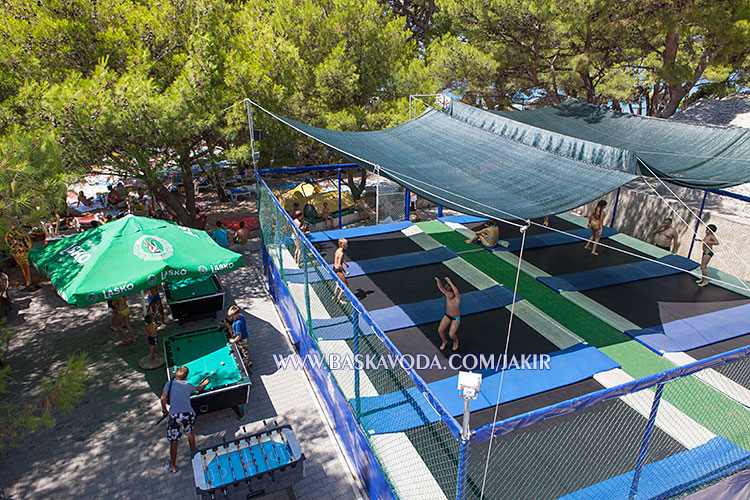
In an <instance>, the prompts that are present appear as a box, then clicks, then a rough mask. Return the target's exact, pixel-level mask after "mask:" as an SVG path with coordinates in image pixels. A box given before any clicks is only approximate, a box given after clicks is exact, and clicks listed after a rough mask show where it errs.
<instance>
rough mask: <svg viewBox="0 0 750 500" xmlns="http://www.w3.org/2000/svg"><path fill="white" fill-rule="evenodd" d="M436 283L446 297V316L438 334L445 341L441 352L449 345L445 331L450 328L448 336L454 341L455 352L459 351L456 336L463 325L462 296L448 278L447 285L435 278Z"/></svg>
mask: <svg viewBox="0 0 750 500" xmlns="http://www.w3.org/2000/svg"><path fill="white" fill-rule="evenodd" d="M435 283H436V284H437V287H438V290H440V292H441V293H442V294H443V295H445V315H444V316H443V319H441V320H440V325H439V326H438V334H440V340H442V341H443V343H442V344H440V350H441V351H442V350H443V349H445V346H446V345H448V339H446V338H445V330H446V329H447V328H448V327H449V326H450V330H448V336H449V337H450V338H451V340H453V350H454V351H457V350H458V336H457V335H456V331H458V327H459V325H460V324H461V294H460V293H459V292H458V289H457V288H456V285H454V284H453V282H452V281H451V279H450V278H448V277H447V276H446V278H445V283H446V285H443V284H442V283H441V282H440V278H438V277H437V276H436V277H435Z"/></svg>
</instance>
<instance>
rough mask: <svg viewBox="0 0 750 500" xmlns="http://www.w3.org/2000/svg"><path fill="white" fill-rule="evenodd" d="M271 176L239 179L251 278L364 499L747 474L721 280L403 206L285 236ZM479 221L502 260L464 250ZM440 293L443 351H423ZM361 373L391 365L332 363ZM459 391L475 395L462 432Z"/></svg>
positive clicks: (743, 375)
mask: <svg viewBox="0 0 750 500" xmlns="http://www.w3.org/2000/svg"><path fill="white" fill-rule="evenodd" d="M277 118H278V117H277ZM283 120H284V119H282V121H283ZM287 122H291V120H287ZM291 123H292V125H293V128H297V130H301V129H302V126H301V124H297V123H296V122H291ZM287 124H289V123H287ZM397 128H398V127H397ZM310 129H312V128H310ZM305 130H307V133H308V135H311V136H313V137H314V138H318V136H315V135H314V134H313V133H312V132H310V130H308V129H305ZM315 130H320V129H315ZM324 132H331V131H324ZM316 133H317V132H316ZM331 133H333V132H331ZM341 134H343V133H341ZM323 135H324V134H323V132H320V136H323ZM324 138H327V140H328V142H326V144H330V143H331V142H333V141H332V140H331V139H330V137H328V136H325V137H324ZM348 157H349V158H352V157H353V156H352V155H349V156H348ZM325 168H326V169H329V170H330V166H326V167H325ZM315 170H316V167H310V171H311V172H315ZM278 172H279V171H278V170H276V171H272V170H267V171H259V172H258V174H257V175H256V178H257V181H258V190H257V192H258V194H259V203H258V206H259V218H260V222H261V230H262V237H263V242H264V246H263V250H264V267H265V273H266V275H267V277H268V279H269V284H270V289H271V292H272V294H273V296H274V299H275V302H276V304H277V306H278V309H279V311H280V313H281V316H282V318H283V320H284V322H285V324H286V327H287V330H288V332H289V334H290V336H291V338H292V339H293V340H294V342H295V344H296V345H297V347H298V349H299V353H300V356H301V357H303V359H308V358H314V359H317V360H320V363H318V364H314V363H312V364H309V365H306V370H307V372H308V376H309V377H310V379H311V380H312V381H313V383H314V385H315V386H316V389H317V391H318V393H319V395H320V396H321V399H322V400H323V402H324V407H325V408H326V410H327V413H328V415H329V417H330V418H331V420H332V421H333V423H334V426H335V428H336V431H337V433H338V437H339V439H340V440H341V441H342V443H343V445H344V448H345V450H346V452H347V454H348V458H349V459H350V461H351V463H352V465H353V467H354V468H355V470H356V471H357V473H358V476H359V477H360V478H361V479H362V482H363V483H364V485H365V486H366V488H367V491H368V493H369V494H370V495H371V496H372V497H373V498H400V499H411V498H414V499H417V498H419V499H424V498H430V499H433V498H434V499H442V498H446V499H450V498H457V499H490V498H493V499H495V498H497V499H504V498H508V499H527V498H528V499H540V500H541V499H550V500H552V499H566V500H568V499H570V500H573V499H605V498H606V499H609V498H612V499H619V498H622V499H662V498H664V499H666V498H679V497H681V496H684V495H687V494H689V493H691V492H693V491H697V490H699V489H701V488H703V487H705V486H707V485H710V484H713V483H715V482H716V481H718V480H720V479H722V478H724V477H727V476H729V475H731V474H733V473H735V472H738V471H741V470H744V469H746V468H747V467H748V466H750V364H749V363H748V361H747V358H748V356H750V347H748V345H749V344H748V341H750V327H748V326H747V325H748V324H750V322H749V321H748V320H749V319H750V288H748V287H747V286H746V285H744V286H742V285H738V284H744V282H742V281H741V280H739V279H736V278H734V279H730V278H731V277H728V276H720V278H717V279H712V280H711V283H710V284H709V285H707V286H705V287H698V286H696V283H695V281H696V278H700V269H699V263H697V262H694V261H691V260H689V259H687V258H685V257H681V256H679V255H674V254H671V253H669V252H667V251H665V250H662V249H660V248H658V247H655V246H652V245H651V244H648V243H645V242H642V241H639V240H636V239H635V238H633V237H630V236H628V235H626V234H623V233H619V232H618V231H617V230H615V229H614V228H611V227H605V228H604V230H603V232H602V237H601V242H600V247H599V255H598V256H593V255H591V254H590V252H588V251H585V250H584V249H583V246H584V244H585V241H586V240H587V238H588V237H589V235H590V234H591V231H590V230H589V229H588V228H587V227H586V226H587V222H588V221H587V220H586V219H585V218H583V217H580V216H576V215H573V214H572V213H570V212H567V211H557V212H552V213H557V214H558V215H556V216H550V217H549V219H548V225H545V224H544V223H543V222H542V218H541V217H537V218H527V219H524V218H516V217H509V216H508V217H505V218H498V217H486V216H481V215H479V214H486V212H487V211H488V210H486V211H485V212H480V211H479V210H466V212H472V214H471V215H452V216H446V217H442V216H439V217H438V218H437V220H430V221H425V222H419V223H412V222H410V221H409V220H408V213H409V208H408V204H407V206H406V209H405V211H406V220H403V221H396V222H390V221H389V222H388V223H382V224H377V225H374V226H365V227H350V228H344V227H340V228H339V229H333V230H325V231H318V232H314V233H311V234H303V233H302V232H301V231H299V230H298V228H297V227H296V226H295V224H294V222H293V221H292V219H291V217H290V215H289V214H288V213H287V212H286V211H285V210H284V209H283V207H282V206H281V204H280V203H279V201H278V199H277V198H276V197H275V196H274V195H273V193H272V191H271V189H269V188H268V185H267V184H266V182H265V180H264V175H270V174H274V173H278ZM376 172H377V169H376ZM389 177H391V178H392V179H393V180H398V179H397V176H396V175H392V176H389ZM339 178H340V174H339ZM405 184H411V183H406V182H405ZM407 187H408V188H411V187H413V184H411V185H409V186H407ZM420 194H421V193H420ZM408 199H409V197H408V191H407V194H406V200H408ZM446 205H448V203H446ZM441 207H442V206H441ZM451 208H454V210H455V208H456V207H455V205H454V206H452V207H451ZM487 215H494V214H487ZM334 217H335V215H334ZM490 218H494V219H498V220H499V221H500V224H499V226H498V227H499V229H500V239H501V240H503V242H504V244H503V245H501V246H498V247H496V248H493V249H487V248H483V247H481V246H478V245H475V244H469V243H467V242H466V241H465V240H466V239H467V238H468V237H470V236H471V235H473V234H474V231H476V230H478V229H481V228H482V227H485V226H486V224H487V222H488V220H489V219H490ZM613 219H614V217H613ZM340 238H345V239H346V240H347V242H348V247H347V248H346V250H345V252H344V254H345V258H346V261H347V262H348V263H349V267H348V268H347V270H348V271H349V273H350V274H349V275H348V276H347V282H348V286H345V285H344V283H343V282H342V281H341V280H340V279H339V277H338V276H337V275H336V274H335V273H334V271H333V260H334V253H335V251H336V248H337V246H338V240H339V239H340ZM446 277H448V278H450V280H451V281H452V283H453V284H454V285H455V286H456V288H457V289H458V290H459V292H460V294H461V321H460V327H459V329H458V337H459V346H458V349H457V350H456V351H452V350H451V346H450V342H449V344H448V347H447V348H445V349H443V350H440V348H439V347H440V344H441V339H440V337H439V335H438V332H437V330H438V324H439V322H440V320H441V319H442V318H443V316H444V314H445V312H446V311H445V298H444V297H443V294H442V293H441V291H440V290H439V289H438V288H437V286H436V284H435V278H440V279H444V278H446ZM339 295H341V296H342V297H343V300H339V298H338V296H339ZM498 355H503V356H504V359H505V360H506V362H505V363H494V364H493V363H489V362H488V363H487V364H482V360H485V361H487V360H489V359H496V358H497V357H498ZM493 357H494V358H493ZM368 358H369V359H372V360H381V359H383V358H388V359H397V360H398V361H397V362H396V363H395V364H391V365H390V366H389V365H388V364H387V362H384V363H380V362H379V361H378V362H376V361H373V363H372V364H367V363H363V364H362V365H352V364H349V365H347V364H346V362H344V363H343V364H341V363H340V362H341V361H342V360H347V359H349V360H351V359H355V360H356V359H368ZM509 358H512V359H513V360H525V363H518V362H514V363H512V364H510V365H508V363H507V360H508V359H509ZM418 359H422V360H429V362H425V363H424V364H420V363H418V362H417V360H418ZM459 371H473V372H475V373H479V374H481V375H482V383H481V390H480V391H479V394H478V395H477V397H476V398H474V399H471V400H470V401H469V408H470V412H468V414H467V415H468V422H469V426H468V429H467V428H462V422H465V421H464V420H463V418H464V417H465V402H466V401H465V399H464V398H462V397H460V396H459V391H458V376H459V375H458V373H459Z"/></svg>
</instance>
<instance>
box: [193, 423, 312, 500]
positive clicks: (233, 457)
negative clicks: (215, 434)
mask: <svg viewBox="0 0 750 500" xmlns="http://www.w3.org/2000/svg"><path fill="white" fill-rule="evenodd" d="M263 423H264V425H265V421H264V422H263ZM192 465H193V476H194V478H195V489H196V493H197V494H198V497H200V498H202V499H204V500H205V499H211V500H215V499H230V500H235V499H243V500H244V499H246V498H250V497H254V496H256V495H264V494H268V493H273V492H275V491H280V490H283V489H286V490H287V494H288V495H289V497H290V498H292V499H294V498H296V496H295V494H294V489H293V487H294V485H295V484H296V483H297V482H298V481H300V480H301V479H302V478H303V477H304V476H305V455H304V453H302V449H301V448H300V446H299V442H298V441H297V438H296V437H295V435H294V432H292V428H291V427H290V426H288V425H283V426H279V425H277V424H276V422H274V423H273V425H272V426H268V425H266V429H265V430H264V431H262V432H258V433H256V434H249V435H245V436H242V437H240V438H238V439H235V440H233V441H230V442H224V443H222V444H220V445H216V446H212V447H210V448H205V449H202V450H197V451H196V452H195V453H193V457H192Z"/></svg>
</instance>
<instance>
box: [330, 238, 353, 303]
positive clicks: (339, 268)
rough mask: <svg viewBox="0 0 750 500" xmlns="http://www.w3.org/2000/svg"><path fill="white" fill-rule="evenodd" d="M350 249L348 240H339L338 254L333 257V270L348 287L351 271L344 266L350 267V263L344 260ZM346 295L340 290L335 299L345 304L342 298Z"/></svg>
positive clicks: (337, 291)
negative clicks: (345, 253) (345, 252)
mask: <svg viewBox="0 0 750 500" xmlns="http://www.w3.org/2000/svg"><path fill="white" fill-rule="evenodd" d="M347 248H349V242H348V241H347V240H346V238H339V247H338V248H337V249H336V253H335V254H334V256H333V270H334V272H335V273H336V274H337V275H338V277H339V278H341V281H343V282H344V284H345V285H346V286H347V287H348V286H349V282H348V281H346V277H347V276H348V275H349V271H347V270H345V269H344V266H346V267H349V263H348V262H347V261H346V260H345V259H344V250H346V249H347ZM342 295H344V290H343V289H342V288H338V289H337V290H336V295H335V296H334V298H335V299H336V300H338V301H339V302H340V303H342V304H345V303H346V302H345V301H344V300H343V299H342V298H341V297H342Z"/></svg>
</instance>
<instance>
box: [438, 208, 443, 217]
mask: <svg viewBox="0 0 750 500" xmlns="http://www.w3.org/2000/svg"><path fill="white" fill-rule="evenodd" d="M442 216H443V205H438V217H442Z"/></svg>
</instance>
